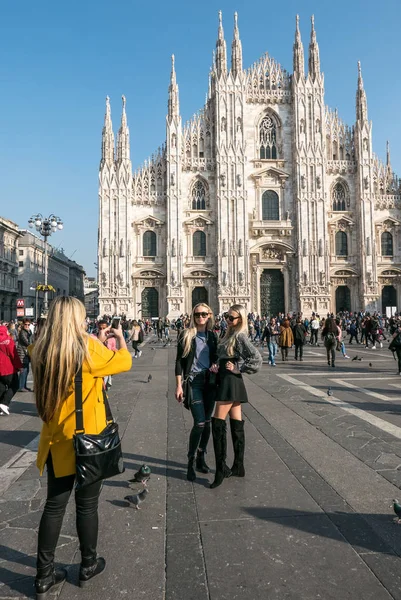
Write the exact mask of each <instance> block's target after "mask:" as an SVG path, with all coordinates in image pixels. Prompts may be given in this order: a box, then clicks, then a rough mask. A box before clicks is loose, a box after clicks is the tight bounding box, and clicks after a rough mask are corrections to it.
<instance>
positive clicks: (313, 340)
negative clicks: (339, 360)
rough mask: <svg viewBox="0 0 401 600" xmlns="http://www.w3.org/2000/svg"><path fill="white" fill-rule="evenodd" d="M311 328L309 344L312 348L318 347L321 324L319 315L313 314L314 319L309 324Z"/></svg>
mask: <svg viewBox="0 0 401 600" xmlns="http://www.w3.org/2000/svg"><path fill="white" fill-rule="evenodd" d="M309 327H310V341H309V343H310V345H311V346H317V341H318V340H317V338H318V334H319V327H320V322H319V318H318V315H315V313H312V318H311V321H310V323H309Z"/></svg>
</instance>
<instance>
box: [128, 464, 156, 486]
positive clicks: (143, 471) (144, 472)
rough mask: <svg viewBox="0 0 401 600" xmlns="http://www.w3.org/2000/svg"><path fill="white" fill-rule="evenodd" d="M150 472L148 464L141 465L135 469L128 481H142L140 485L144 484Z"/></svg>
mask: <svg viewBox="0 0 401 600" xmlns="http://www.w3.org/2000/svg"><path fill="white" fill-rule="evenodd" d="M150 474H151V470H150V468H149V467H148V465H142V467H141V468H140V469H139V471H137V472H136V473H135V475H134V477H133V478H132V479H129V480H128V481H129V483H142V485H144V486H146V482H147V481H148V480H149V478H150Z"/></svg>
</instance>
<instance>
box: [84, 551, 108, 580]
mask: <svg viewBox="0 0 401 600" xmlns="http://www.w3.org/2000/svg"><path fill="white" fill-rule="evenodd" d="M105 568H106V561H105V560H104V558H102V557H101V556H99V557H98V558H97V559H96V560H95V562H94V563H93V564H92V565H90V566H89V567H84V566H83V565H82V564H81V567H80V569H79V587H86V586H87V585H88V583H89V581H90V580H91V579H92V578H93V577H95V576H96V575H100V573H103V571H104V570H105Z"/></svg>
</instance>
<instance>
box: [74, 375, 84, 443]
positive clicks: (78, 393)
mask: <svg viewBox="0 0 401 600" xmlns="http://www.w3.org/2000/svg"><path fill="white" fill-rule="evenodd" d="M75 427H76V429H75V433H77V432H78V431H79V432H83V433H85V429H84V416H83V411H82V367H79V369H78V371H77V373H76V375H75Z"/></svg>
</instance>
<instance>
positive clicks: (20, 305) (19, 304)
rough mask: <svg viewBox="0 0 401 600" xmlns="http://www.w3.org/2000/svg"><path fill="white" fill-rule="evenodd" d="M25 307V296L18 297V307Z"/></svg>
mask: <svg viewBox="0 0 401 600" xmlns="http://www.w3.org/2000/svg"><path fill="white" fill-rule="evenodd" d="M24 307H25V300H24V299H23V298H18V300H17V308H24Z"/></svg>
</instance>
